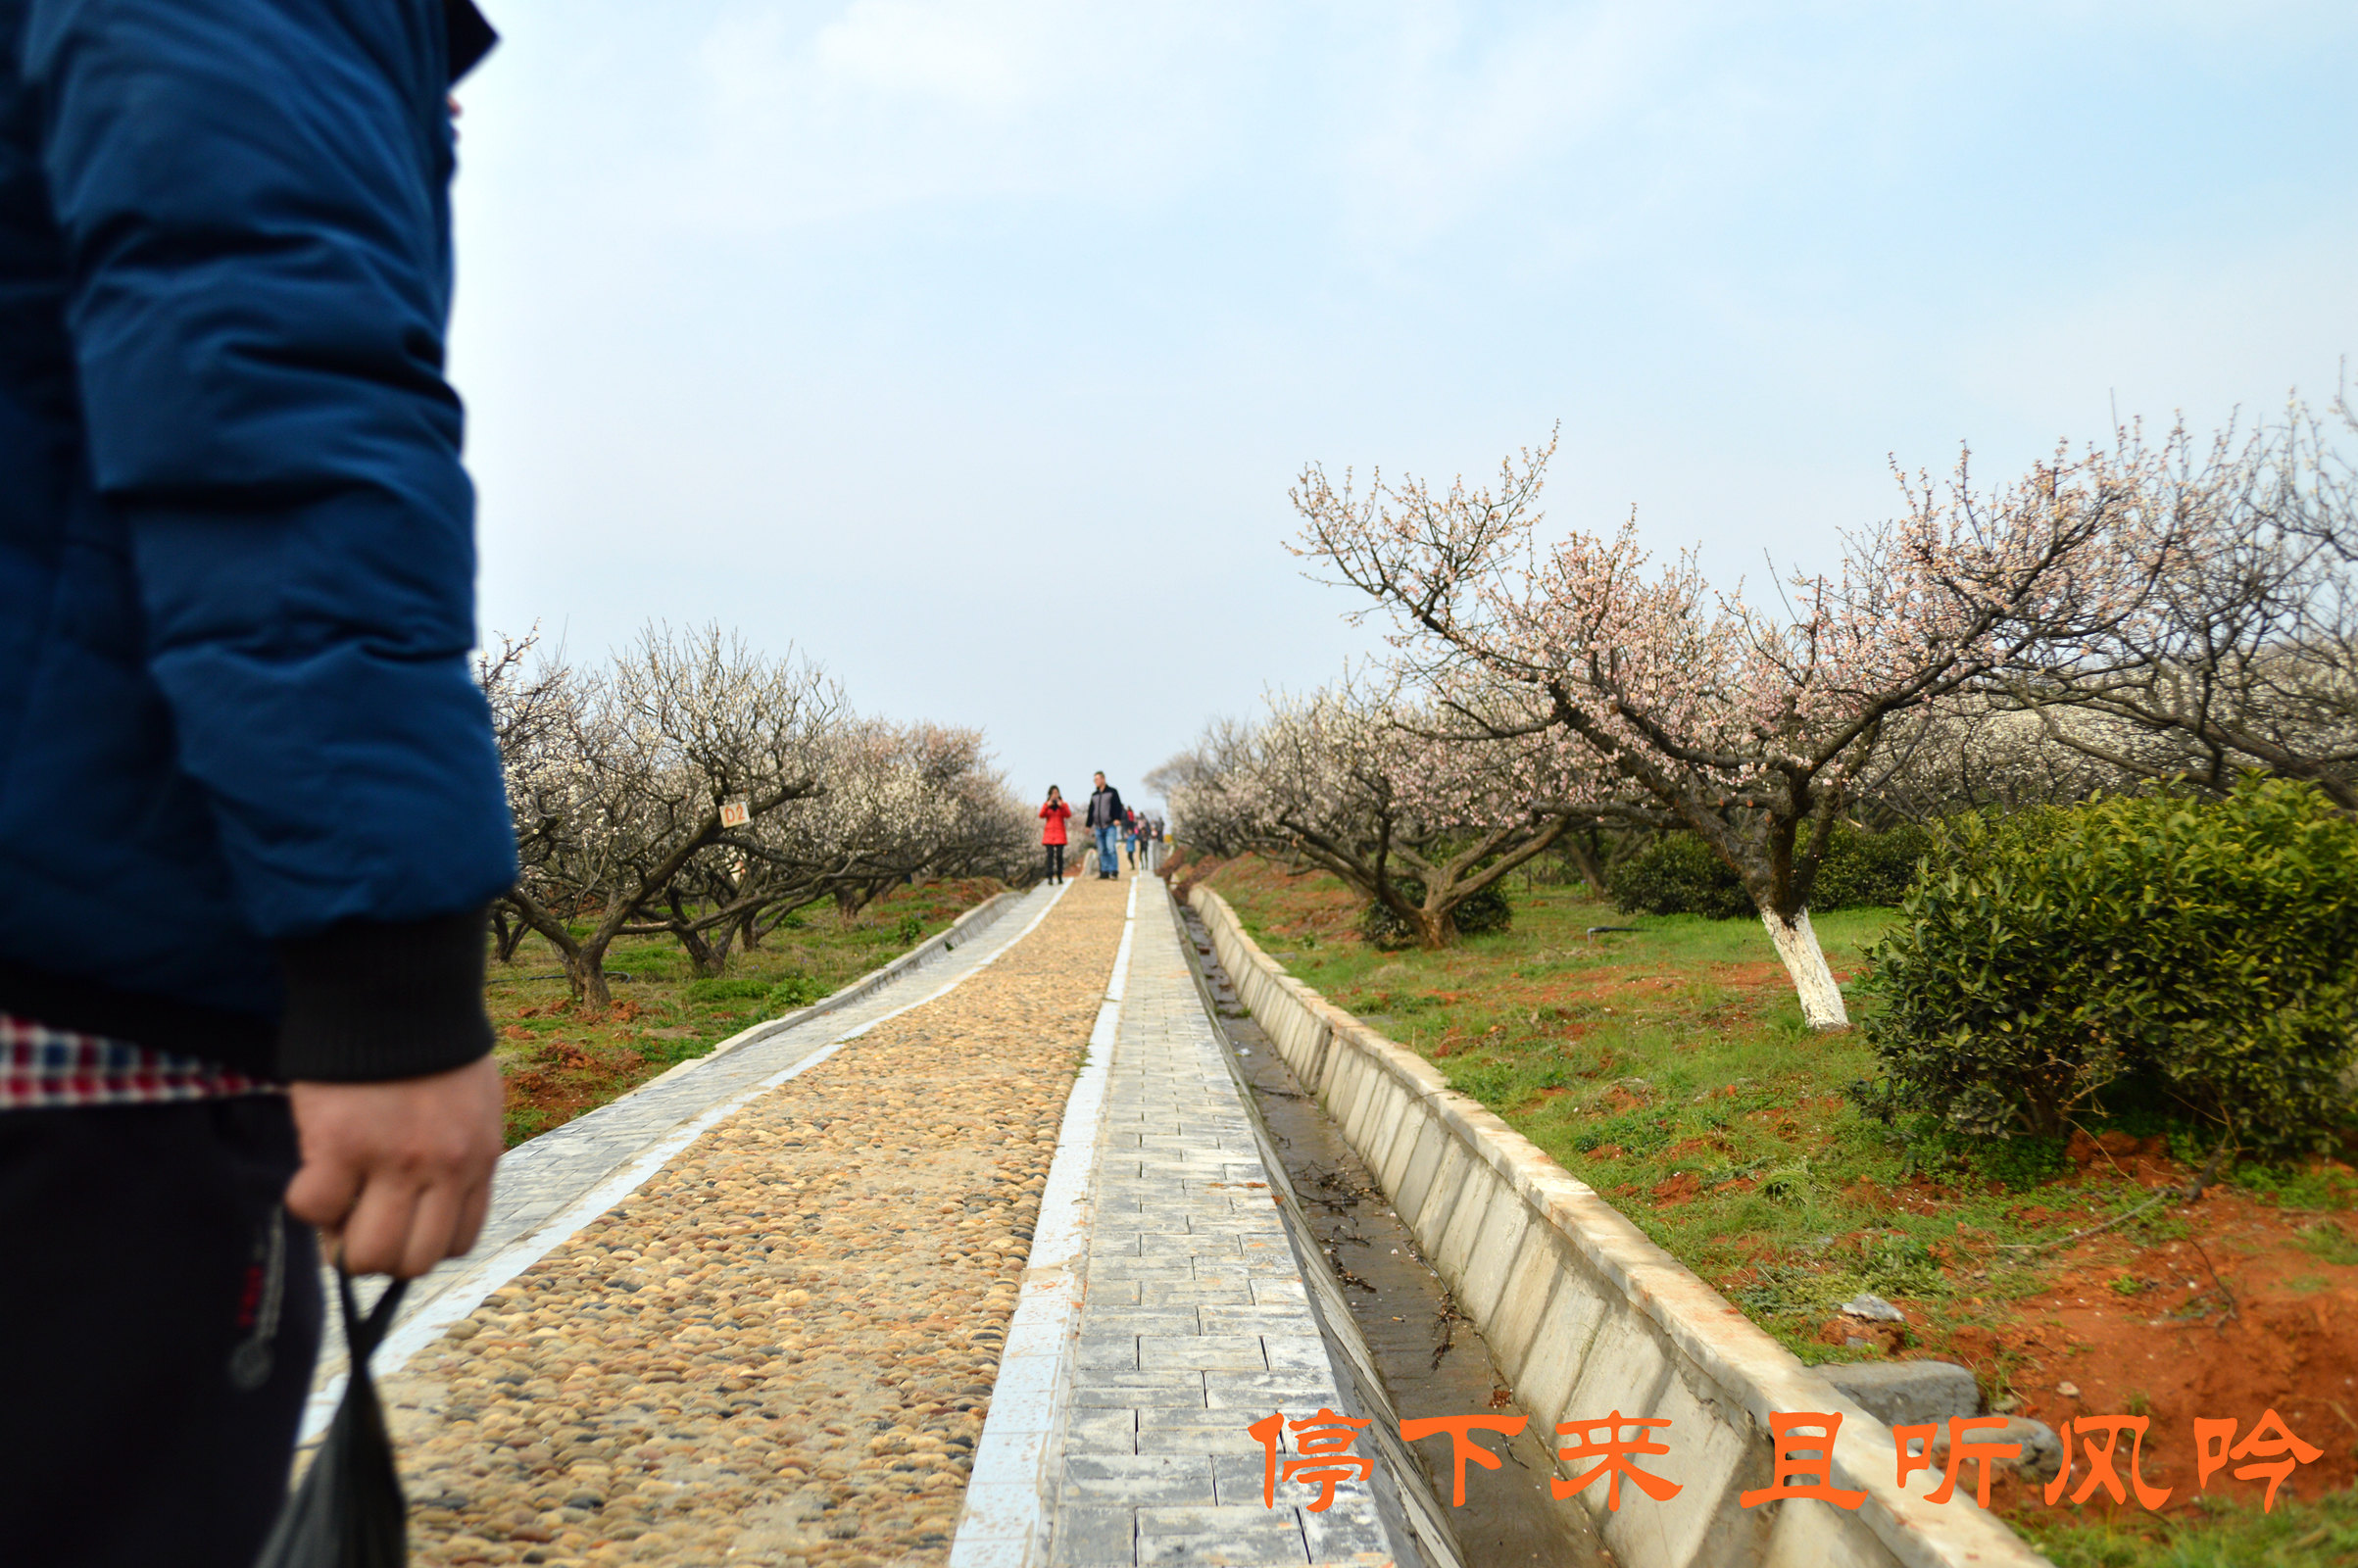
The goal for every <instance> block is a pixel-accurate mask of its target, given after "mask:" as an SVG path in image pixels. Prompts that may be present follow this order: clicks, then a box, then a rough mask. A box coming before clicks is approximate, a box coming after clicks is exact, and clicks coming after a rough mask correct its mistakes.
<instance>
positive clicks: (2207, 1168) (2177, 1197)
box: [1998, 1143, 2235, 1316]
mask: <svg viewBox="0 0 2358 1568" xmlns="http://www.w3.org/2000/svg"><path fill="white" fill-rule="evenodd" d="M2226 1156H2227V1145H2226V1144H2224V1143H2223V1144H2221V1145H2220V1146H2219V1147H2218V1148H2217V1149H2214V1150H2212V1151H2211V1157H2210V1160H2209V1162H2208V1163H2206V1164H2205V1165H2204V1166H2203V1167H2202V1174H2200V1175H2199V1176H2196V1177H2195V1178H2194V1182H2193V1185H2192V1186H2190V1187H2184V1188H2179V1187H2165V1188H2163V1189H2162V1190H2161V1191H2160V1192H2158V1193H2155V1194H2154V1195H2153V1196H2152V1197H2151V1198H2148V1199H2146V1200H2145V1201H2143V1202H2141V1203H2139V1204H2137V1207H2135V1208H2133V1209H2131V1210H2129V1212H2127V1213H2126V1214H2115V1215H2114V1216H2113V1217H2112V1218H2110V1219H2108V1220H2106V1221H2105V1222H2104V1223H2103V1224H2101V1225H2090V1226H2088V1229H2086V1230H2081V1231H2074V1232H2072V1233H2071V1234H2070V1235H2069V1236H2058V1237H2056V1238H2055V1239H2054V1240H2053V1241H2051V1242H2001V1243H2000V1244H1998V1245H1999V1246H2001V1247H2002V1248H2004V1250H2007V1251H2009V1252H2023V1253H2027V1254H2029V1255H2031V1256H2034V1257H2036V1256H2037V1255H2038V1254H2039V1253H2040V1252H2047V1251H2052V1250H2055V1249H2056V1248H2058V1247H2069V1246H2071V1245H2072V1244H2073V1243H2074V1242H2085V1241H2087V1240H2088V1239H2089V1238H2091V1237H2096V1236H2101V1235H2103V1234H2104V1233H2105V1232H2106V1231H2108V1230H2112V1229H2114V1228H2115V1227H2117V1226H2121V1225H2126V1224H2128V1223H2129V1222H2130V1221H2131V1220H2133V1219H2135V1218H2137V1216H2138V1215H2139V1214H2142V1213H2144V1212H2145V1211H2146V1210H2148V1209H2152V1208H2158V1207H2160V1206H2161V1205H2162V1204H2164V1203H2190V1202H2192V1201H2194V1200H2195V1199H2197V1198H2200V1197H2201V1196H2202V1190H2203V1189H2204V1188H2205V1187H2208V1186H2210V1184H2211V1178H2212V1177H2213V1176H2216V1175H2217V1174H2218V1173H2219V1161H2220V1160H2222V1159H2224V1158H2225V1157H2226ZM2195 1250H2197V1251H2199V1250H2201V1245H2200V1244H2199V1243H2197V1244H2196V1247H2195ZM2202 1261H2203V1263H2204V1265H2205V1266H2208V1264H2209V1263H2210V1259H2209V1258H2207V1257H2206V1258H2204V1259H2203V1260H2202ZM2218 1277H2219V1275H2218V1271H2217V1270H2213V1271H2212V1273H2211V1278H2212V1279H2214V1280H2216V1279H2217V1278H2218ZM2220 1289H2221V1290H2225V1289H2226V1287H2225V1286H2221V1287H2220ZM2228 1311H2229V1313H2230V1315H2231V1316H2232V1315H2233V1313H2234V1311H2235V1307H2234V1304H2233V1299H2232V1298H2231V1299H2230V1304H2229V1307H2228Z"/></svg>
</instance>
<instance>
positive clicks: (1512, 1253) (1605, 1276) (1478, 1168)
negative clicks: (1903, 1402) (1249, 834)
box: [1188, 887, 2046, 1568]
mask: <svg viewBox="0 0 2358 1568" xmlns="http://www.w3.org/2000/svg"><path fill="white" fill-rule="evenodd" d="M1188 902H1189V903H1190V904H1191V905H1192V906H1193V907H1195V909H1196V911H1197V912H1198V914H1199V915H1201V916H1202V918H1203V920H1204V926H1205V928H1206V929H1207V930H1208V931H1209V932H1210V933H1211V936H1212V941H1213V945H1214V947H1215V948H1216V949H1217V951H1218V953H1219V956H1220V961H1221V963H1222V964H1223V965H1224V966H1225V967H1226V968H1227V970H1228V973H1229V976H1230V978H1231V979H1232V980H1233V982H1234V983H1235V986H1236V989H1237V994H1238V996H1239V998H1240V999H1241V1000H1242V1001H1243V1002H1244V1004H1245V1005H1246V1006H1247V1007H1249V1008H1251V1009H1252V1012H1253V1018H1254V1019H1255V1020H1256V1021H1257V1022H1258V1023H1259V1024H1260V1026H1261V1028H1262V1029H1263V1030H1264V1031H1265V1032H1266V1033H1267V1034H1268V1036H1269V1038H1270V1040H1271V1041H1272V1042H1274V1043H1275V1044H1276V1046H1277V1048H1278V1050H1279V1051H1280V1052H1281V1053H1282V1054H1284V1056H1285V1058H1286V1061H1287V1063H1288V1064H1289V1065H1290V1066H1292V1068H1293V1069H1294V1072H1295V1075H1296V1076H1297V1077H1298V1078H1300V1079H1301V1081H1302V1086H1303V1087H1304V1088H1305V1089H1307V1090H1309V1091H1310V1092H1311V1093H1312V1094H1313V1095H1315V1096H1316V1097H1317V1099H1318V1102H1319V1103H1320V1104H1322V1105H1323V1106H1325V1108H1326V1110H1327V1113H1328V1114H1329V1115H1331V1116H1333V1117H1334V1119H1335V1121H1336V1123H1337V1124H1338V1125H1339V1126H1340V1127H1341V1128H1342V1130H1343V1134H1344V1136H1345V1138H1346V1139H1348V1140H1349V1141H1350V1143H1351V1147H1352V1148H1353V1149H1355V1150H1356V1151H1357V1152H1358V1153H1359V1155H1360V1157H1361V1158H1362V1159H1364V1160H1366V1162H1367V1165H1368V1168H1369V1169H1370V1170H1372V1171H1374V1172H1375V1173H1376V1178H1377V1180H1378V1181H1379V1182H1381V1183H1382V1185H1383V1188H1384V1191H1385V1192H1386V1194H1388V1195H1389V1196H1390V1197H1391V1199H1392V1201H1393V1205H1394V1208H1395V1210H1396V1212H1398V1213H1399V1215H1400V1218H1401V1220H1402V1221H1404V1222H1405V1223H1406V1224H1407V1225H1408V1227H1409V1228H1410V1230H1412V1231H1413V1232H1414V1233H1415V1235H1416V1238H1417V1241H1418V1243H1419V1244H1420V1245H1421V1246H1422V1247H1423V1248H1424V1249H1425V1253H1426V1256H1427V1257H1428V1258H1429V1259H1431V1260H1432V1262H1433V1263H1434V1265H1435V1266H1436V1267H1437V1268H1438V1269H1439V1270H1440V1272H1441V1275H1442V1277H1443V1279H1445V1280H1446V1281H1448V1282H1449V1288H1450V1289H1451V1290H1452V1291H1453V1292H1454V1293H1455V1294H1456V1297H1457V1300H1458V1304H1459V1305H1460V1307H1461V1308H1462V1309H1463V1310H1464V1311H1465V1312H1466V1314H1467V1315H1468V1316H1469V1317H1471V1318H1472V1319H1473V1320H1474V1321H1475V1323H1477V1324H1478V1325H1480V1327H1481V1329H1482V1332H1483V1334H1484V1335H1485V1336H1486V1337H1487V1338H1488V1339H1489V1341H1490V1344H1491V1348H1492V1351H1493V1353H1494V1354H1496V1355H1497V1357H1498V1362H1499V1365H1500V1367H1501V1369H1502V1370H1503V1371H1504V1372H1505V1373H1506V1374H1507V1376H1508V1377H1509V1378H1510V1379H1512V1381H1513V1384H1514V1389H1515V1397H1516V1399H1517V1401H1518V1402H1519V1403H1520V1404H1521V1405H1522V1407H1523V1408H1524V1409H1526V1410H1528V1411H1529V1412H1530V1413H1531V1414H1532V1416H1533V1417H1534V1418H1535V1419H1537V1420H1540V1421H1544V1422H1547V1423H1549V1424H1550V1425H1552V1424H1553V1423H1556V1422H1568V1421H1577V1420H1592V1421H1595V1420H1601V1419H1602V1418H1603V1417H1604V1415H1605V1414H1606V1413H1607V1411H1609V1410H1614V1409H1618V1410H1621V1411H1622V1412H1623V1413H1624V1414H1625V1415H1646V1416H1668V1417H1670V1418H1671V1425H1670V1426H1669V1427H1667V1428H1661V1429H1656V1430H1655V1432H1654V1433H1653V1437H1654V1439H1655V1441H1657V1442H1660V1443H1663V1444H1665V1445H1667V1446H1668V1447H1669V1448H1670V1452H1669V1453H1668V1454H1666V1455H1663V1456H1660V1457H1657V1458H1654V1459H1652V1460H1650V1461H1649V1465H1650V1467H1651V1468H1653V1470H1654V1472H1655V1473H1656V1474H1660V1475H1663V1476H1665V1477H1667V1478H1668V1479H1671V1480H1673V1481H1676V1482H1678V1483H1679V1484H1680V1485H1681V1487H1682V1488H1683V1491H1682V1492H1681V1494H1680V1495H1679V1497H1678V1498H1677V1499H1676V1500H1675V1501H1674V1502H1671V1503H1662V1504H1657V1503H1654V1502H1652V1501H1651V1500H1650V1499H1648V1498H1646V1497H1644V1496H1643V1495H1635V1494H1634V1492H1633V1493H1630V1494H1626V1495H1624V1497H1623V1506H1622V1508H1621V1509H1620V1510H1619V1511H1618V1512H1604V1511H1601V1510H1603V1507H1604V1497H1603V1491H1604V1489H1603V1488H1602V1487H1601V1486H1591V1487H1589V1488H1586V1489H1584V1490H1583V1491H1582V1492H1581V1493H1580V1494H1579V1495H1580V1497H1581V1499H1582V1501H1583V1502H1585V1503H1588V1504H1589V1506H1590V1507H1591V1509H1592V1511H1593V1512H1596V1513H1597V1521H1598V1523H1599V1525H1600V1526H1601V1527H1602V1529H1603V1533H1604V1539H1605V1543H1606V1544H1607V1545H1609V1546H1610V1547H1611V1548H1612V1550H1613V1552H1614V1554H1615V1556H1616V1557H1617V1558H1618V1559H1619V1560H1620V1561H1621V1562H1622V1563H1624V1564H1627V1565H1628V1568H1721V1565H1734V1564H1755V1563H1756V1564H1762V1565H1764V1568H1851V1565H1858V1568H1869V1565H1873V1568H1890V1565H1904V1568H1965V1565H1969V1564H1970V1565H1975V1568H2001V1565H2002V1568H2034V1565H2039V1564H2043V1563H2044V1562H2045V1561H2046V1559H2045V1558H2043V1557H2041V1556H2039V1554H2038V1553H2037V1552H2035V1551H2033V1550H2032V1549H2031V1548H2030V1546H2029V1545H2027V1544H2025V1543H2024V1542H2023V1541H2022V1540H2021V1538H2019V1537H2018V1536H2016V1535H2015V1534H2014V1533H2013V1532H2012V1531H2011V1530H2008V1529H2007V1528H2006V1527H2005V1525H2004V1524H2003V1523H2002V1522H2000V1521H1999V1520H1998V1519H1996V1518H1995V1517H1993V1516H1992V1515H1990V1514H1988V1513H1985V1512H1983V1511H1982V1510H1981V1509H1980V1508H1978V1507H1977V1506H1975V1505H1974V1503H1973V1501H1972V1499H1971V1497H1970V1496H1966V1495H1959V1496H1957V1497H1954V1498H1952V1499H1951V1500H1950V1501H1949V1502H1947V1503H1944V1504H1940V1505H1937V1506H1936V1505H1935V1504H1932V1503H1929V1502H1927V1501H1925V1500H1924V1494H1925V1493H1927V1492H1930V1491H1932V1490H1933V1489H1934V1488H1935V1487H1936V1486H1937V1485H1938V1483H1939V1480H1940V1478H1939V1476H1937V1475H1933V1474H1928V1473H1926V1472H1922V1471H1920V1472H1918V1473H1917V1474H1916V1475H1915V1476H1914V1477H1912V1478H1911V1481H1912V1483H1913V1485H1912V1486H1910V1487H1907V1488H1902V1487H1900V1486H1898V1485H1897V1484H1896V1483H1895V1481H1894V1479H1893V1478H1894V1476H1895V1474H1896V1471H1897V1452H1896V1449H1895V1447H1894V1446H1893V1444H1892V1440H1891V1429H1890V1428H1888V1427H1886V1426H1884V1425H1883V1424H1882V1423H1881V1422H1879V1421H1877V1420H1876V1419H1875V1418H1874V1417H1873V1416H1871V1415H1869V1414H1868V1413H1867V1412H1866V1411H1865V1410H1863V1409H1861V1408H1860V1407H1859V1406H1858V1405H1857V1404H1856V1403H1854V1402H1852V1401H1851V1400H1850V1399H1848V1398H1847V1397H1844V1396H1843V1395H1842V1394H1841V1393H1839V1392H1838V1391H1837V1390H1836V1389H1835V1388H1834V1386H1833V1385H1832V1384H1830V1383H1828V1382H1826V1381H1825V1380H1824V1379H1823V1378H1821V1377H1819V1376H1818V1375H1817V1374H1816V1373H1814V1372H1812V1371H1810V1370H1809V1369H1808V1368H1806V1367H1804V1366H1802V1365H1801V1363H1800V1362H1799V1361H1798V1360H1796V1359H1795V1358H1794V1357H1793V1355H1792V1353H1791V1352H1789V1351H1788V1350H1786V1349H1785V1348H1784V1347H1783V1346H1781V1345H1779V1344H1778V1343H1777V1342H1776V1341H1775V1340H1773V1339H1771V1338H1769V1336H1768V1335H1767V1334H1765V1333H1763V1332H1762V1331H1761V1330H1760V1329H1758V1328H1756V1327H1754V1326H1753V1325H1752V1324H1751V1323H1750V1322H1748V1321H1747V1320H1746V1319H1745V1318H1744V1314H1743V1313H1742V1312H1741V1311H1739V1310H1738V1309H1737V1308H1736V1307H1734V1306H1732V1305H1730V1304H1729V1303H1728V1301H1727V1300H1726V1299H1724V1298H1723V1297H1721V1296H1720V1295H1719V1293H1717V1292H1716V1291H1714V1290H1712V1289H1711V1288H1710V1287H1709V1286H1707V1285H1705V1284H1704V1283H1703V1282H1702V1281H1701V1280H1700V1279H1698V1278H1697V1277H1696V1276H1695V1274H1694V1273H1693V1272H1692V1271H1690V1270H1689V1269H1688V1268H1687V1267H1686V1266H1685V1265H1684V1264H1682V1263H1680V1262H1679V1261H1678V1260H1677V1259H1676V1258H1673V1257H1672V1256H1671V1255H1670V1254H1669V1253H1667V1252H1665V1251H1663V1250H1661V1249H1660V1248H1658V1247H1656V1246H1655V1245H1654V1244H1653V1243H1652V1242H1650V1241H1648V1240H1646V1236H1645V1233H1644V1232H1642V1231H1640V1230H1639V1229H1638V1228H1637V1227H1636V1226H1635V1225H1633V1224H1631V1223H1630V1222H1629V1220H1628V1219H1627V1218H1626V1217H1625V1216H1623V1215H1622V1214H1621V1213H1620V1212H1618V1211H1617V1210H1616V1209H1614V1207H1613V1206H1612V1205H1611V1204H1610V1203H1608V1202H1606V1201H1604V1200H1603V1199H1602V1198H1601V1197H1599V1196H1598V1195H1597V1192H1596V1190H1595V1189H1593V1188H1591V1187H1589V1186H1588V1185H1587V1184H1586V1183H1584V1182H1581V1181H1579V1180H1577V1179H1575V1178H1574V1177H1573V1176H1572V1175H1571V1174H1570V1173H1569V1172H1568V1171H1566V1170H1565V1169H1564V1168H1563V1167H1562V1166H1560V1165H1558V1164H1557V1163H1556V1162H1555V1161H1554V1160H1552V1159H1550V1158H1548V1157H1547V1154H1546V1153H1544V1152H1541V1151H1540V1150H1539V1148H1538V1147H1537V1146H1535V1145H1534V1144H1532V1143H1531V1142H1530V1140H1528V1139H1526V1138H1524V1137H1523V1136H1522V1135H1521V1134H1520V1133H1517V1132H1515V1131H1514V1130H1513V1129H1512V1128H1510V1127H1508V1126H1507V1125H1506V1124H1505V1123H1504V1122H1502V1121H1500V1120H1499V1119H1498V1117H1497V1116H1495V1115H1493V1114H1491V1113H1490V1112H1489V1111H1487V1110H1485V1109H1483V1108H1482V1106H1481V1105H1480V1104H1478V1103H1475V1102H1474V1101H1472V1100H1470V1099H1468V1098H1466V1097H1465V1096H1463V1095H1459V1094H1455V1093H1452V1092H1451V1091H1450V1089H1449V1084H1448V1080H1447V1079H1445V1078H1444V1077H1443V1076H1442V1074H1441V1073H1440V1072H1439V1071H1438V1070H1436V1069H1435V1068H1434V1067H1433V1066H1432V1065H1430V1064H1429V1063H1427V1062H1426V1061H1425V1060H1424V1059H1423V1058H1422V1057H1420V1056H1418V1055H1416V1054H1414V1053H1412V1052H1409V1051H1407V1050H1404V1049H1403V1048H1401V1047H1400V1046H1398V1045H1396V1044H1394V1043H1393V1042H1392V1041H1390V1040H1387V1039H1385V1038H1384V1037H1383V1036H1382V1035H1380V1034H1378V1033H1376V1032H1375V1031H1374V1030H1373V1029H1370V1028H1368V1027H1367V1026H1366V1025H1365V1024H1362V1023H1360V1022H1359V1021H1358V1020H1357V1019H1356V1018H1354V1017H1352V1016H1351V1014H1350V1013H1348V1012H1345V1011H1344V1010H1343V1009H1341V1008H1339V1007H1337V1006H1335V1005H1333V1004H1332V1003H1330V1002H1328V1001H1327V1000H1326V999H1325V998H1324V997H1322V996H1320V995H1319V994H1318V993H1317V992H1315V991H1313V990H1311V989H1310V988H1309V987H1307V986H1305V985H1303V984H1302V982H1301V981H1299V980H1297V979H1295V978H1294V977H1293V976H1291V975H1289V974H1287V973H1286V972H1285V971H1284V970H1283V969H1282V968H1280V967H1279V966H1278V964H1277V963H1276V962H1275V961H1273V960H1272V959H1271V958H1270V957H1269V956H1268V955H1266V954H1264V953H1263V952H1262V951H1261V950H1260V947H1259V945H1258V944H1256V943H1254V942H1253V939H1252V938H1251V937H1249V936H1247V935H1246V934H1245V930H1244V927H1243V925H1242V924H1241V922H1239V921H1238V919H1237V917H1236V913H1235V911H1234V910H1232V909H1231V908H1230V907H1228V904H1227V901H1225V900H1223V899H1222V898H1221V897H1220V896H1219V895H1218V894H1216V893H1213V892H1211V891H1210V890H1209V889H1208V888H1204V887H1198V888H1196V889H1195V890H1194V891H1192V892H1191V893H1190V894H1189V896H1188ZM1800 1410H1816V1411H1828V1412H1840V1413H1841V1415H1842V1429H1841V1432H1840V1434H1839V1436H1838V1437H1837V1440H1836V1442H1835V1445H1834V1456H1833V1471H1834V1474H1833V1476H1832V1477H1830V1478H1829V1479H1830V1480H1832V1481H1833V1483H1834V1484H1835V1485H1836V1486H1838V1487H1842V1488H1845V1489H1849V1490H1854V1491H1860V1492H1864V1493H1865V1494H1866V1495H1867V1496H1866V1500H1865V1502H1864V1504H1863V1505H1862V1506H1861V1507H1859V1508H1858V1509H1857V1510H1856V1511H1851V1510H1848V1509H1844V1508H1841V1507H1837V1506H1836V1505H1834V1504H1832V1503H1828V1502H1820V1501H1815V1500H1799V1501H1793V1502H1769V1503H1764V1504H1762V1505H1760V1506H1758V1507H1753V1508H1744V1507H1742V1506H1741V1505H1740V1503H1739V1500H1738V1495H1739V1494H1740V1493H1742V1492H1744V1491H1747V1490H1752V1489H1757V1488H1762V1487H1766V1486H1768V1485H1769V1482H1770V1472H1771V1460H1772V1456H1773V1453H1774V1446H1773V1444H1772V1442H1771V1438H1770V1431H1769V1421H1768V1418H1769V1416H1770V1414H1771V1413H1772V1412H1777V1411H1785V1412H1792V1411H1800ZM1562 1468H1565V1469H1566V1470H1567V1472H1568V1471H1569V1469H1570V1467H1562ZM1970 1480H1971V1477H1970V1474H1968V1475H1967V1476H1964V1477H1960V1483H1961V1485H1963V1484H1969V1483H1970Z"/></svg>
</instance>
